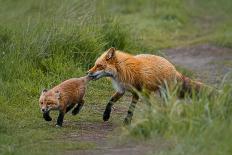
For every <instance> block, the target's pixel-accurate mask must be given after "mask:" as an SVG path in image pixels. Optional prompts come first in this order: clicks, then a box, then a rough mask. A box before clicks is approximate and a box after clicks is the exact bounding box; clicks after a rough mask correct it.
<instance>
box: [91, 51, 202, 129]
mask: <svg viewBox="0 0 232 155" xmlns="http://www.w3.org/2000/svg"><path fill="white" fill-rule="evenodd" d="M88 76H89V77H91V78H93V79H94V80H97V79H99V78H101V77H110V79H111V80H112V83H113V86H114V88H115V89H116V93H115V94H114V95H113V96H112V97H111V99H110V100H109V102H108V104H107V106H106V109H105V112H104V114H103V120H104V121H107V120H108V119H109V118H110V113H111V107H112V105H113V104H114V103H115V102H116V101H117V100H119V99H120V98H121V97H122V96H123V95H124V93H125V91H129V92H131V93H132V102H131V104H130V106H129V110H128V113H127V116H126V118H125V120H124V123H125V124H129V123H130V122H131V119H132V116H133V112H134V109H135V105H136V103H137V101H138V99H139V96H138V94H137V93H136V91H134V88H135V89H136V90H137V91H141V90H142V89H146V90H147V92H155V91H157V90H160V87H161V86H162V85H164V83H165V81H166V83H167V84H168V85H169V84H171V83H173V82H174V81H181V82H182V87H183V91H182V92H181V94H182V96H183V93H184V92H190V91H191V90H192V89H195V90H198V89H199V88H200V87H201V85H202V83H200V82H195V81H193V80H191V79H189V78H187V77H185V76H183V75H182V74H181V73H179V72H178V71H177V70H176V68H175V67H174V66H173V65H172V64H171V63H170V62H169V61H168V60H166V59H165V58H163V57H160V56H156V55H151V54H140V55H135V56H133V55H131V54H127V53H124V52H121V51H118V50H116V49H115V48H110V49H108V50H107V51H106V52H104V53H103V54H102V55H101V56H100V57H99V58H98V59H97V60H96V62H95V65H94V66H93V67H92V68H91V69H90V70H89V71H88Z"/></svg>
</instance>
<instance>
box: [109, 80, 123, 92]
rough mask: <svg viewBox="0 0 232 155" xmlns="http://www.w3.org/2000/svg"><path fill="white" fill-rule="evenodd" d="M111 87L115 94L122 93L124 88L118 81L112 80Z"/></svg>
mask: <svg viewBox="0 0 232 155" xmlns="http://www.w3.org/2000/svg"><path fill="white" fill-rule="evenodd" d="M112 85H113V87H114V89H115V90H116V91H117V92H120V93H124V92H125V87H124V86H123V84H121V83H120V82H119V81H117V80H115V79H112Z"/></svg>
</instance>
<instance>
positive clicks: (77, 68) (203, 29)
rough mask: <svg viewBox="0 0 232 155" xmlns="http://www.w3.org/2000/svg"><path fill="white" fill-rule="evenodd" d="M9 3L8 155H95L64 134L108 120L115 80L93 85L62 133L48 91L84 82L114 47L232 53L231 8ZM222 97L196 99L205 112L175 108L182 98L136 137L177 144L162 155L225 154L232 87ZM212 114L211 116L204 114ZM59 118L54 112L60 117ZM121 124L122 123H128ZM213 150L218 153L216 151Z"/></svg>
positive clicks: (4, 47) (1, 39)
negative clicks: (46, 100)
mask: <svg viewBox="0 0 232 155" xmlns="http://www.w3.org/2000/svg"><path fill="white" fill-rule="evenodd" d="M0 4H1V6H0V21H1V22H0V88H1V91H0V106H1V108H0V154H7V155H8V154H57V153H60V154H62V153H64V152H65V151H67V150H79V149H92V148H94V147H95V144H94V143H91V142H84V141H77V140H76V141H75V140H74V141H72V140H71V139H68V138H66V137H65V136H66V135H65V134H64V133H73V132H75V133H78V132H79V131H80V130H81V128H79V127H78V126H72V125H69V124H68V123H70V122H94V123H95V122H101V121H102V118H101V117H102V112H103V111H102V110H101V108H104V106H105V103H106V102H107V99H108V98H109V97H110V95H111V94H112V93H113V90H112V88H111V84H110V83H109V82H108V81H107V80H104V79H102V80H99V81H96V82H91V83H90V85H89V89H88V92H87V96H86V105H85V107H84V109H83V111H82V112H81V114H80V115H78V116H76V117H72V116H70V115H67V116H65V120H67V123H66V122H65V123H64V128H62V129H61V130H59V129H58V130H57V129H56V128H54V124H55V120H53V121H52V122H51V123H47V122H45V121H44V120H43V119H42V116H41V113H40V111H39V106H38V98H39V95H40V91H41V90H42V89H43V88H51V87H52V86H54V85H56V84H58V83H60V82H61V81H63V80H65V79H68V78H71V77H80V76H83V75H85V72H86V70H87V69H88V68H89V67H90V66H92V65H93V63H94V60H95V59H96V58H97V57H98V56H99V55H100V54H101V53H102V51H104V50H106V49H107V48H109V47H111V46H114V47H116V48H118V49H120V50H124V51H127V52H130V53H153V54H159V55H162V49H165V48H171V47H176V46H188V45H191V44H205V43H212V44H216V45H218V46H222V47H231V40H232V38H231V31H232V29H231V22H230V21H229V19H230V18H231V5H232V4H231V2H230V1H229V0H222V1H220V2H219V1H216V0H211V1H209V0H202V1H200V0H197V1H194V2H193V1H190V0H188V1H183V0H173V1H168V0H163V1H158V0H154V1H151V0H145V1H143V0H134V1H132V0H128V1H122V0H119V1H116V0H109V1H105V0H98V1H96V0H91V1H81V0H56V1H55V0H41V1H34V0H25V1H22V0H17V1H12V0H0ZM205 8H207V9H205ZM208 23H210V24H208ZM181 70H183V69H181ZM184 72H185V73H187V74H188V75H192V73H189V72H188V71H186V70H184ZM223 89H224V94H223V95H222V97H218V98H215V100H209V99H207V98H206V97H205V95H204V94H202V99H201V100H197V99H194V100H193V101H192V102H194V103H195V102H196V103H197V104H191V105H190V106H189V105H186V102H188V101H185V100H184V101H180V102H184V103H183V104H177V105H176V104H175V103H176V102H178V100H177V99H176V98H175V97H173V98H171V100H170V101H169V102H170V103H169V104H168V105H167V107H166V111H167V112H165V113H163V111H162V110H161V111H157V112H156V113H152V114H151V116H153V115H154V118H157V119H153V121H154V122H153V121H152V122H150V120H149V119H148V117H146V119H148V122H146V121H147V120H146V121H141V124H135V125H134V126H133V128H132V129H130V130H129V132H130V133H131V134H132V135H134V136H135V137H137V136H138V137H147V136H148V137H150V138H152V137H153V136H157V135H162V136H164V137H168V138H169V139H173V138H174V139H175V138H176V145H175V147H174V148H172V149H171V150H164V151H163V152H160V154H172V153H176V154H179V153H180V152H181V151H183V152H185V153H187V151H188V150H190V153H192V154H194V153H196V152H199V153H202V154H203V153H206V154H207V153H208V154H210V153H211V152H210V151H212V153H213V151H220V150H219V149H218V150H216V147H215V148H214V149H211V148H210V146H211V144H212V143H213V142H215V141H220V143H218V145H219V146H220V147H222V148H223V149H221V150H227V149H228V150H229V148H228V146H229V139H228V138H226V137H224V136H223V135H224V134H223V135H222V136H220V135H219V134H218V133H220V132H221V133H228V132H226V131H229V129H230V128H231V125H229V124H230V123H229V122H230V121H229V118H227V117H229V116H230V112H231V111H230V110H229V109H228V107H230V105H229V101H231V98H230V96H229V93H230V92H231V87H230V86H225V87H223ZM154 102H157V101H156V100H155V101H154ZM199 103H202V104H199ZM219 103H221V104H219ZM121 104H123V103H121ZM206 105H208V106H209V110H210V114H211V116H210V117H208V116H207V115H206V114H205V106H206ZM118 106H122V105H120V104H119V105H118ZM175 106H177V107H175ZM93 107H99V109H100V110H99V109H98V108H96V109H95V108H93ZM156 108H157V107H155V108H154V109H156ZM176 108H180V109H181V114H183V112H185V116H186V117H187V118H188V120H186V119H185V117H183V116H182V115H179V114H178V113H177V112H175V110H176ZM162 109H164V108H162ZM173 110H174V113H172V114H169V113H168V112H170V111H173ZM164 111H165V109H164ZM143 114H144V113H143V112H141V115H143ZM56 115H57V113H56V112H54V113H52V116H53V118H55V117H56ZM157 115H158V116H157ZM112 117H113V118H112V119H111V121H112V122H113V123H117V119H118V117H121V116H117V115H116V116H112ZM138 117H139V116H138ZM175 117H176V118H175ZM116 118H117V119H116ZM174 118H175V119H174ZM209 118H210V119H209ZM210 120H211V121H212V122H210ZM176 122H177V123H176ZM178 122H179V123H178ZM204 123H205V124H204ZM74 124H75V123H74ZM65 125H66V127H65ZM146 125H148V126H147V127H146V129H145V130H144V126H146ZM195 125H196V126H197V127H196V129H195V128H194V126H195ZM216 128H218V129H219V130H216ZM141 130H144V132H146V133H141ZM197 133H202V134H200V135H201V136H196V135H197ZM210 134H213V135H215V137H214V136H209V135H210ZM228 134H230V133H228ZM228 137H229V136H228ZM203 138H206V140H204V139H203ZM51 145H52V147H51ZM204 147H206V148H210V149H209V152H207V150H206V149H202V148H204ZM32 148H33V149H32ZM191 151H192V152H191ZM194 151H195V152H194ZM204 151H206V152H204ZM219 153H220V152H219ZM219 153H218V154H219ZM222 153H227V152H223V151H222Z"/></svg>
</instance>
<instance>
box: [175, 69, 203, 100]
mask: <svg viewBox="0 0 232 155" xmlns="http://www.w3.org/2000/svg"><path fill="white" fill-rule="evenodd" d="M177 81H178V82H179V83H180V89H179V97H180V98H183V97H185V95H186V94H188V95H190V96H191V95H192V94H193V93H199V92H200V90H201V89H203V88H205V87H207V86H206V85H205V84H203V83H201V82H199V81H195V80H192V79H190V78H188V77H186V76H184V75H182V74H181V73H179V72H177Z"/></svg>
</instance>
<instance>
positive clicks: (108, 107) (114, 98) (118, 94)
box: [103, 92, 125, 121]
mask: <svg viewBox="0 0 232 155" xmlns="http://www.w3.org/2000/svg"><path fill="white" fill-rule="evenodd" d="M124 93H125V92H116V93H115V94H114V95H113V96H112V97H111V98H110V100H109V102H108V103H107V105H106V109H105V112H104V113H103V120H104V121H108V120H109V118H110V113H111V108H112V106H113V105H114V103H115V102H117V101H118V100H119V99H120V98H121V97H122V96H123V95H124Z"/></svg>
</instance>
